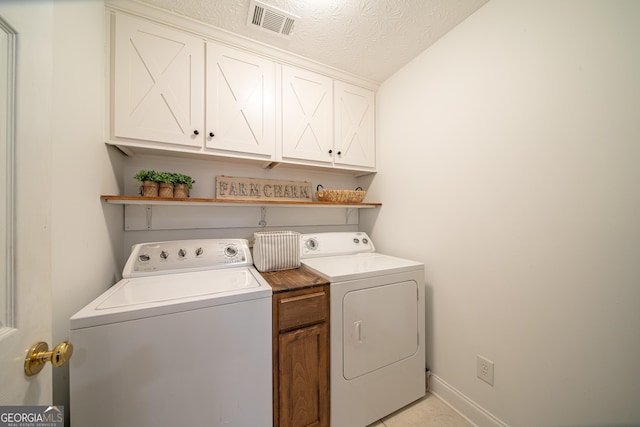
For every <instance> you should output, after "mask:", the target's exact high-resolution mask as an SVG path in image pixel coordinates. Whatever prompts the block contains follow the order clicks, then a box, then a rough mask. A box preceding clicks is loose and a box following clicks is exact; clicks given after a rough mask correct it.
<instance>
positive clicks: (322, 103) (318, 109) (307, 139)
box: [282, 66, 335, 164]
mask: <svg viewBox="0 0 640 427" xmlns="http://www.w3.org/2000/svg"><path fill="white" fill-rule="evenodd" d="M334 155H335V154H334V150H333V80H332V79H330V78H329V77H326V76H323V75H320V74H317V73H312V72H309V71H305V70H299V69H295V68H291V67H287V66H283V67H282V157H283V158H284V159H294V160H312V161H319V162H326V163H329V164H331V163H332V162H333V158H334Z"/></svg>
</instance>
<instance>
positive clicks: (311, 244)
mask: <svg viewBox="0 0 640 427" xmlns="http://www.w3.org/2000/svg"><path fill="white" fill-rule="evenodd" d="M304 245H305V246H306V247H307V248H308V249H309V250H312V251H315V250H316V249H318V241H317V240H316V239H314V238H311V239H307V241H306V242H304Z"/></svg>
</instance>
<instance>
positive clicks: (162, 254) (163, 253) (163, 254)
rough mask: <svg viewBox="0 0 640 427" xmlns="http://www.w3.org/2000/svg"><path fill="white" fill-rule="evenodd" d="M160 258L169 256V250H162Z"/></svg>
mask: <svg viewBox="0 0 640 427" xmlns="http://www.w3.org/2000/svg"><path fill="white" fill-rule="evenodd" d="M160 258H162V259H167V258H169V252H167V251H162V252H160Z"/></svg>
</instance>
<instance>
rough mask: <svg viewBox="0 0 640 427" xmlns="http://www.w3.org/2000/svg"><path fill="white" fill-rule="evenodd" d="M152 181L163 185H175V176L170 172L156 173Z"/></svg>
mask: <svg viewBox="0 0 640 427" xmlns="http://www.w3.org/2000/svg"><path fill="white" fill-rule="evenodd" d="M154 181H157V182H162V183H165V184H175V174H173V173H171V172H156V174H155V177H154Z"/></svg>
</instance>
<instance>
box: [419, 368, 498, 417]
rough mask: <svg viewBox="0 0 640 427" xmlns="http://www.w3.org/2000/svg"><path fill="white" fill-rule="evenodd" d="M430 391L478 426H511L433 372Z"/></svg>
mask: <svg viewBox="0 0 640 427" xmlns="http://www.w3.org/2000/svg"><path fill="white" fill-rule="evenodd" d="M429 389H430V390H429V391H430V392H431V393H432V394H434V395H436V396H437V397H438V398H440V399H441V400H442V401H444V402H445V403H447V404H448V405H449V406H451V407H452V408H453V409H454V410H456V411H457V412H459V413H460V415H462V416H463V417H465V418H466V419H467V420H469V422H471V423H472V424H474V425H476V426H477V427H509V426H508V424H506V423H504V422H502V421H500V419H498V418H497V417H496V416H494V415H493V414H491V413H490V412H489V411H487V410H485V409H484V408H483V407H481V406H480V405H478V404H477V403H475V402H474V401H473V400H471V399H469V398H468V397H467V396H465V395H464V394H462V393H461V392H460V391H458V390H456V389H455V388H454V387H452V386H451V385H450V384H447V382H446V381H444V380H442V378H439V377H438V376H437V375H434V374H431V375H430V379H429Z"/></svg>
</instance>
